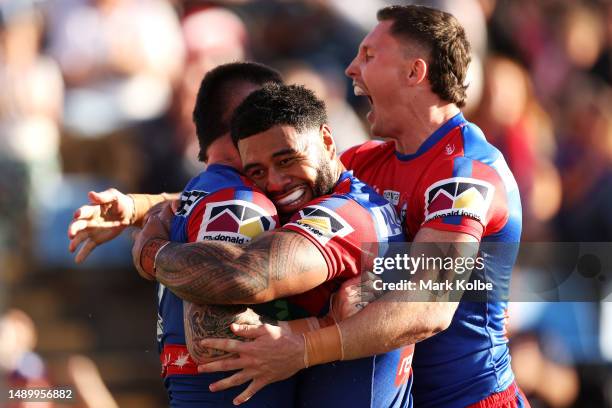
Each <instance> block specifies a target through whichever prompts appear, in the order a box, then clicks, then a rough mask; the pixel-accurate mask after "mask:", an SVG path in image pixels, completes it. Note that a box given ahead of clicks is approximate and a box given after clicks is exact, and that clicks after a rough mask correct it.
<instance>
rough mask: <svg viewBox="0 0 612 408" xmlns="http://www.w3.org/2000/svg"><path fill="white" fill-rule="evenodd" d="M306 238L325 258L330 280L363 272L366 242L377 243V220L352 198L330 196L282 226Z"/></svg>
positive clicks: (303, 210)
mask: <svg viewBox="0 0 612 408" xmlns="http://www.w3.org/2000/svg"><path fill="white" fill-rule="evenodd" d="M283 229H287V230H291V231H294V232H297V233H299V234H300V235H302V236H304V237H306V238H307V239H308V240H309V241H310V242H312V243H313V244H314V245H315V246H316V247H317V249H318V250H319V251H320V252H321V254H322V255H323V257H324V258H325V262H326V264H327V280H328V281H329V280H332V279H334V278H339V277H340V278H345V279H348V278H351V277H354V276H357V275H359V274H360V273H361V270H362V262H363V260H364V259H363V255H364V254H365V252H364V244H366V243H371V242H377V235H376V230H375V225H374V219H373V217H372V215H371V214H370V213H369V212H368V210H367V209H365V208H364V207H362V206H361V205H359V204H358V203H356V202H355V201H353V200H351V199H346V198H339V197H329V198H325V199H324V200H322V201H319V202H317V203H316V204H311V205H308V206H306V207H304V208H303V209H302V210H300V211H299V212H298V213H297V214H295V215H294V216H293V217H292V218H291V220H290V221H289V222H288V223H287V224H285V225H283Z"/></svg>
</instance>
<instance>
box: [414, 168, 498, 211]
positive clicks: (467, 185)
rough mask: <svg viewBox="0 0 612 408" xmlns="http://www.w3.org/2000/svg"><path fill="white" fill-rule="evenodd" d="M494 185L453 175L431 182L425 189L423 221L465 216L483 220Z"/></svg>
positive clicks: (491, 198)
mask: <svg viewBox="0 0 612 408" xmlns="http://www.w3.org/2000/svg"><path fill="white" fill-rule="evenodd" d="M494 191H495V187H493V185H492V184H490V183H487V182H486V181H482V180H476V179H473V178H468V177H453V178H449V179H445V180H440V181H438V182H437V183H434V184H432V185H431V186H430V187H429V188H428V189H427V191H425V221H424V222H426V221H429V220H433V219H435V218H440V217H447V216H454V215H458V216H466V217H470V218H474V219H476V220H478V221H481V222H482V221H484V219H485V216H486V214H487V210H488V209H489V206H490V204H491V201H492V200H493V193H494Z"/></svg>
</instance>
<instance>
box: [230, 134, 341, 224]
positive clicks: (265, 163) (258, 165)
mask: <svg viewBox="0 0 612 408" xmlns="http://www.w3.org/2000/svg"><path fill="white" fill-rule="evenodd" d="M238 150H239V152H240V157H241V159H242V163H243V166H244V173H245V174H246V175H247V177H249V178H250V179H251V180H253V181H254V182H255V184H256V185H257V186H258V187H259V188H261V189H262V190H263V191H264V192H265V193H266V195H267V196H268V197H269V198H270V199H271V200H272V202H273V203H274V205H275V206H276V209H277V210H278V212H279V214H280V215H281V217H282V218H285V219H286V218H288V217H289V216H291V215H292V214H293V213H295V212H296V211H298V210H299V209H300V208H302V207H304V205H306V204H307V203H308V202H309V201H311V200H312V199H314V198H316V197H319V196H321V195H324V194H327V193H329V191H330V190H331V189H332V188H333V186H334V184H335V182H336V180H335V177H334V173H333V171H332V159H333V158H334V157H335V148H334V145H333V140H332V139H331V134H330V133H329V128H328V127H327V126H326V125H324V126H322V127H321V129H310V130H305V131H304V132H301V133H298V132H297V131H296V129H295V128H294V127H292V126H288V125H276V126H273V127H271V128H270V129H268V130H266V131H263V132H261V133H258V134H255V135H252V136H249V137H247V138H245V139H242V140H240V141H239V142H238Z"/></svg>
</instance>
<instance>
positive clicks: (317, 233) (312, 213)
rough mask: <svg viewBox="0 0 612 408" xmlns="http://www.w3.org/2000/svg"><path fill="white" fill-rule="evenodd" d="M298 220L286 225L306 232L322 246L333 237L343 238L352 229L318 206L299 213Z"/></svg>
mask: <svg viewBox="0 0 612 408" xmlns="http://www.w3.org/2000/svg"><path fill="white" fill-rule="evenodd" d="M298 215H299V218H298V219H297V220H295V221H292V222H290V223H289V224H287V225H293V226H296V227H298V228H301V229H302V230H304V231H306V232H308V233H309V234H310V235H312V236H313V237H315V238H316V239H317V241H319V242H320V243H321V244H322V245H326V244H327V243H328V242H329V240H330V239H332V238H334V237H345V236H347V235H348V234H350V233H351V232H353V231H354V230H353V227H351V225H350V224H349V223H348V222H346V221H345V220H344V218H342V217H341V216H340V215H339V214H338V213H336V212H335V211H333V210H330V209H329V208H325V207H321V206H318V205H312V206H308V207H306V208H304V209H302V210H300V212H299V214H298Z"/></svg>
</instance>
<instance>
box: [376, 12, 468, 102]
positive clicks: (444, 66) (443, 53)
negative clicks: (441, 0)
mask: <svg viewBox="0 0 612 408" xmlns="http://www.w3.org/2000/svg"><path fill="white" fill-rule="evenodd" d="M376 17H377V18H378V21H389V20H390V21H393V23H392V25H391V34H392V35H393V36H395V37H398V38H401V39H404V40H408V41H414V42H415V43H416V44H419V45H422V46H424V47H426V49H427V50H428V51H429V61H428V62H429V73H428V78H429V82H430V83H431V90H432V91H433V92H434V93H435V94H437V95H438V96H439V97H440V98H442V99H443V100H445V101H448V102H452V103H455V104H457V106H459V107H462V106H464V105H465V97H466V90H467V85H465V76H466V74H467V69H468V66H469V64H470V61H471V57H470V43H469V42H468V40H467V37H466V35H465V30H464V29H463V27H462V26H461V24H460V23H459V22H458V21H457V19H456V18H455V17H454V16H453V15H452V14H449V13H445V12H444V11H441V10H436V9H433V8H429V7H425V6H415V5H410V6H389V7H385V8H383V9H380V10H379V11H378V13H377V15H376Z"/></svg>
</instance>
